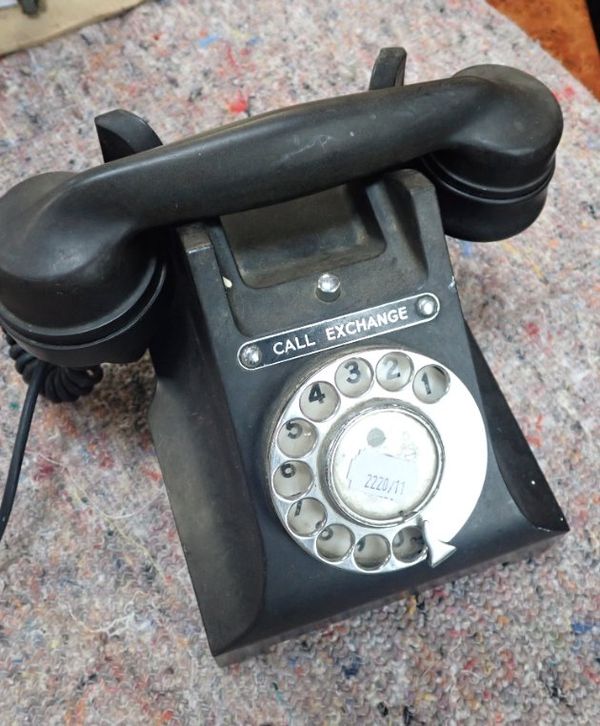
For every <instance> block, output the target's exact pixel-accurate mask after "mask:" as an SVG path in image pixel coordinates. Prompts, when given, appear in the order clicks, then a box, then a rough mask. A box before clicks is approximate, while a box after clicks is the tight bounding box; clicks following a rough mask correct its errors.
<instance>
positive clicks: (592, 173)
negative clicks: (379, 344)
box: [0, 0, 600, 725]
mask: <svg viewBox="0 0 600 726" xmlns="http://www.w3.org/2000/svg"><path fill="white" fill-rule="evenodd" d="M397 44H402V45H405V46H406V47H407V48H408V50H409V67H408V80H409V81H414V80H425V79H433V78H437V77H442V76H444V75H448V74H451V73H453V72H455V71H457V70H459V69H460V68H462V67H464V66H468V65H472V64H475V63H480V62H501V63H506V64H513V65H515V66H517V67H521V68H523V69H525V70H528V71H530V72H532V73H533V74H535V75H537V76H539V77H540V78H541V79H542V80H544V81H545V82H546V83H547V84H548V85H549V86H550V87H551V88H552V89H553V91H554V92H555V94H556V96H557V97H558V98H559V100H560V102H561V104H562V107H563V111H564V114H565V121H566V128H565V134H564V138H563V141H562V144H561V147H560V150H559V151H560V153H559V158H558V168H557V172H556V177H555V181H554V182H553V184H552V185H551V188H550V193H549V199H548V204H547V206H546V208H545V210H544V212H543V214H542V216H541V218H540V219H539V221H538V222H536V224H535V225H534V226H533V227H532V228H531V229H529V230H528V231H527V232H525V233H523V234H522V235H520V237H519V238H517V239H512V240H509V241H506V242H502V243H498V244H490V245H479V246H477V245H472V244H467V245H463V246H459V245H458V244H457V243H454V242H452V243H451V244H452V253H453V258H454V261H455V264H456V277H457V281H458V283H459V286H460V289H461V297H462V301H463V305H464V309H465V313H466V316H467V318H468V320H469V322H470V324H471V326H472V328H473V330H474V332H475V334H476V336H477V338H478V340H479V341H480V343H481V345H482V347H483V349H484V351H485V353H486V355H487V358H488V360H489V362H490V364H491V366H492V368H493V370H494V371H495V373H496V375H497V377H498V379H499V381H500V383H501V385H502V387H503V388H504V390H505V392H506V393H507V396H508V399H509V401H510V403H511V405H512V406H513V409H514V411H515V414H516V416H517V418H518V420H519V422H520V423H521V425H522V427H523V428H524V431H525V432H526V435H527V437H528V439H529V441H530V443H531V445H532V447H533V449H534V451H535V453H536V455H537V457H538V458H539V460H540V463H541V464H542V467H543V469H544V470H545V473H546V475H547V477H548V479H549V481H550V482H551V485H552V487H553V489H554V492H555V494H556V496H557V497H558V499H559V501H560V503H561V504H562V506H563V508H564V510H565V512H566V515H567V518H568V520H569V522H570V524H571V527H572V532H571V533H570V535H568V536H567V537H566V538H565V539H563V540H562V541H561V542H560V544H558V545H557V546H555V547H554V548H553V549H551V550H549V551H547V552H546V553H545V554H543V555H542V556H540V557H538V558H536V559H534V560H531V561H528V562H521V563H518V564H515V565H510V566H507V567H501V566H498V567H494V568H492V569H490V570H488V571H486V572H485V573H484V574H480V575H477V576H473V577H469V578H463V579H461V580H459V581H457V582H455V583H453V584H449V585H447V586H445V587H439V588H437V589H435V590H433V591H429V592H424V593H423V594H421V595H419V596H418V597H411V598H409V599H404V600H402V601H400V602H398V603H396V604H394V605H391V606H388V607H386V608H384V609H380V610H376V611H373V612H371V613H370V614H368V615H364V616H362V617H357V618H355V619H352V620H348V621H346V622H344V623H342V624H340V625H337V626H335V627H330V628H328V629H325V630H321V631H318V632H313V633H309V634H307V635H306V636H305V637H303V638H300V639H298V640H294V641H290V642H287V643H283V644H281V645H279V646H278V647H276V648H275V649H274V650H273V651H272V652H270V653H269V654H268V655H263V656H261V657H258V658H256V659H253V660H250V661H247V662H245V663H243V664H241V665H238V666H234V667H231V668H229V669H227V670H220V669H219V668H218V667H217V666H216V665H215V663H214V662H213V660H212V658H211V656H210V654H209V651H208V648H207V644H206V640H205V636H204V632H203V629H202V625H201V622H200V617H199V614H198V611H197V608H196V604H195V601H194V597H193V593H192V588H191V585H190V581H189V578H188V574H187V570H186V566H185V562H184V558H183V555H182V552H181V548H180V545H179V541H178V538H177V535H176V532H175V527H174V524H173V520H172V517H171V513H170V510H169V506H168V502H167V497H166V494H165V490H164V488H163V484H162V481H161V475H160V471H159V468H158V464H157V462H156V459H155V456H154V452H153V447H152V443H151V440H150V436H149V433H148V428H147V425H146V409H147V405H148V402H149V400H150V396H151V392H152V372H151V369H150V366H149V364H148V363H147V362H144V361H142V362H141V363H140V364H138V365H134V366H131V367H128V368H117V367H112V368H109V369H108V370H107V375H106V379H105V382H104V383H103V385H102V386H101V387H100V389H99V390H98V392H97V395H95V396H94V397H93V398H90V399H88V400H84V401H82V402H80V403H78V404H76V405H74V406H68V405H65V406H60V407H52V406H51V405H48V404H45V403H43V404H42V405H41V406H40V407H39V410H38V414H37V416H36V419H35V422H34V430H33V435H32V438H31V444H30V449H29V454H28V456H27V460H26V466H25V469H24V476H23V481H22V486H21V489H20V492H19V496H18V499H17V503H16V506H15V510H14V514H13V518H12V521H11V523H10V527H9V531H8V533H7V536H6V539H5V541H4V542H3V543H2V545H1V546H0V722H1V723H2V724H36V725H37V724H58V723H66V724H79V723H90V724H140V723H144V724H167V723H182V724H205V723H206V724H242V723H243V724H267V723H269V724H287V723H289V724H329V723H343V724H355V723H360V724H364V723H369V724H376V723H399V724H455V723H456V724H470V723H485V724H488V723H489V724H503V723H510V722H515V723H522V724H535V723H537V724H562V723H564V724H567V723H568V724H574V723H576V724H598V723H600V695H599V692H600V652H599V638H600V625H599V622H598V621H599V616H598V612H599V610H600V607H599V605H600V583H599V569H598V568H599V564H598V563H599V546H598V537H599V530H600V527H599V523H600V516H599V504H600V491H599V489H598V473H597V472H598V469H599V464H600V460H599V454H598V443H597V442H598V439H599V438H600V428H599V421H598V411H599V408H600V405H599V404H600V396H599V393H600V392H599V385H598V371H599V358H598V348H599V344H600V335H599V330H598V319H599V297H600V293H599V287H598V282H599V276H598V238H599V228H600V224H599V222H598V217H599V215H600V198H599V196H598V195H599V185H598V174H599V172H600V155H599V148H600V108H599V106H598V103H597V102H596V101H594V100H593V98H592V96H591V95H590V93H588V92H587V91H586V90H585V89H584V88H583V87H582V86H581V85H580V84H579V83H578V82H576V81H575V80H574V79H573V78H572V77H571V76H569V74H568V73H567V72H566V71H565V70H564V69H563V68H562V67H561V66H560V65H559V64H558V63H557V62H556V61H554V60H553V59H551V58H550V57H549V56H548V55H546V54H545V53H544V52H543V51H542V50H541V49H540V48H539V47H538V46H537V45H536V44H535V43H534V42H533V41H531V40H530V39H529V38H527V36H526V35H524V34H523V33H522V32H521V31H520V30H519V29H518V28H517V27H516V26H514V25H512V24H511V23H510V22H509V21H508V20H506V19H505V18H504V17H502V16H501V15H499V14H498V13H496V12H495V11H494V10H493V9H491V8H490V7H488V6H487V5H486V4H485V3H484V2H483V1H482V0H481V1H479V0H465V1H464V2H459V1H458V0H449V1H448V2H441V1H434V0H428V1H427V2H408V1H407V2H394V1H391V0H390V1H387V2H361V1H359V0H341V1H340V2H337V3H329V2H327V1H326V0H312V2H303V1H300V0H297V1H296V2H289V3H285V4H284V3H277V2H274V1H273V0H260V1H259V2H254V3H247V4H244V3H240V2H230V1H229V0H225V1H223V2H217V1H214V2H210V1H209V0H206V1H205V2H191V1H189V2H186V1H184V0H181V1H180V2H175V1H174V0H171V1H169V0H165V1H164V2H150V3H148V4H146V5H143V6H141V7H139V8H138V9H136V10H134V11H133V12H131V13H130V14H128V15H126V16H124V17H121V18H117V19H112V20H110V21H107V22H104V23H102V24H100V25H96V26H93V27H89V28H86V29H84V30H83V31H81V32H79V33H77V34H74V35H71V36H67V37H64V38H62V39H59V40H57V41H54V42H52V43H50V44H48V45H46V46H44V47H40V48H36V49H34V50H31V51H29V52H26V53H20V54H17V55H14V56H10V57H7V58H5V59H3V60H0V159H1V163H0V193H1V192H4V191H5V190H6V189H7V188H8V187H9V186H11V185H13V184H15V183H16V182H17V181H18V180H20V179H23V178H24V177H26V176H29V175H31V174H33V173H36V172H42V171H49V170H55V169H83V168H85V167H86V166H88V165H90V164H92V163H97V162H99V160H100V156H99V152H98V148H97V143H96V139H95V137H94V129H93V123H92V119H93V117H94V115H96V114H98V113H100V112H103V111H106V110H109V109H111V108H114V107H118V106H121V107H124V108H129V109H131V110H133V111H136V112H138V113H140V114H142V115H144V116H146V117H147V118H148V119H150V120H151V122H152V123H153V125H154V126H155V128H156V129H157V131H158V132H159V133H160V134H161V136H162V137H163V138H164V139H165V140H175V139H178V138H180V137H183V136H186V135H189V134H192V133H194V132H197V131H199V130H202V129H207V128H209V127H212V126H217V125H219V124H221V123H223V122H227V121H232V120H235V119H237V118H241V117H243V116H244V115H245V114H257V113H260V112H262V111H266V110H268V109H272V108H275V107H278V106H282V105H286V104H290V103H295V102H300V101H306V100H311V99H316V98H320V97H323V96H327V95H331V94H338V93H345V92H351V91H355V90H358V89H363V88H365V87H366V85H367V82H368V77H369V70H370V67H371V64H372V62H373V60H374V58H375V56H376V55H377V51H378V49H379V48H380V47H381V46H388V45H397ZM22 396H23V386H22V385H21V382H20V380H19V378H18V376H17V375H16V374H15V372H14V371H13V370H12V367H11V365H10V363H9V362H8V361H7V360H6V359H4V358H0V465H1V467H2V469H3V470H4V469H5V467H6V466H7V464H8V458H9V454H10V450H11V447H12V442H13V436H14V432H15V429H16V425H17V418H18V413H19V407H20V402H21V399H22Z"/></svg>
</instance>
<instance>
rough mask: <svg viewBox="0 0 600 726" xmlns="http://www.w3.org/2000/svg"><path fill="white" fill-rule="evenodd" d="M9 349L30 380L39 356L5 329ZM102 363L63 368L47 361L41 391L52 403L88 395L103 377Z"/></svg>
mask: <svg viewBox="0 0 600 726" xmlns="http://www.w3.org/2000/svg"><path fill="white" fill-rule="evenodd" d="M5 337H6V342H7V343H8V346H9V348H8V353H9V355H10V357H11V358H12V359H13V360H14V362H15V368H16V369H17V371H18V372H19V373H20V374H21V376H22V377H23V380H24V381H25V383H31V381H32V379H33V374H34V371H35V370H36V369H37V367H38V364H39V363H40V360H39V359H38V358H36V357H35V356H34V355H31V353H28V352H27V351H26V350H24V349H23V348H22V347H21V346H20V345H19V344H18V343H17V341H16V340H15V339H14V338H12V337H11V336H10V335H8V333H5ZM102 375H103V374H102V368H101V366H91V367H89V368H63V367H61V366H54V365H49V366H48V368H47V373H46V377H45V379H44V383H43V387H42V389H41V390H40V394H41V395H42V396H44V398H47V399H48V400H49V401H52V403H71V402H73V401H76V400H77V399H78V398H81V396H87V395H88V394H89V393H91V392H92V391H93V389H94V388H95V386H97V385H98V383H100V381H101V380H102Z"/></svg>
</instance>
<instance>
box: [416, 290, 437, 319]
mask: <svg viewBox="0 0 600 726" xmlns="http://www.w3.org/2000/svg"><path fill="white" fill-rule="evenodd" d="M416 308H417V312H418V313H419V315H420V316H421V317H423V318H430V317H431V316H432V315H435V313H437V309H438V305H437V301H436V300H435V298H433V297H431V295H422V296H421V297H420V298H419V299H418V300H417V304H416Z"/></svg>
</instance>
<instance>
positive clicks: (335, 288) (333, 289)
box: [317, 272, 342, 302]
mask: <svg viewBox="0 0 600 726" xmlns="http://www.w3.org/2000/svg"><path fill="white" fill-rule="evenodd" d="M341 291H342V283H341V282H340V278H339V277H338V276H337V275H332V274H331V273H330V272H324V273H323V274H322V275H321V276H320V277H319V279H318V280H317V297H318V298H319V299H320V300H323V302H331V301H332V300H337V298H338V297H339V296H340V292H341Z"/></svg>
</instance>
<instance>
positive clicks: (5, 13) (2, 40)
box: [0, 0, 143, 56]
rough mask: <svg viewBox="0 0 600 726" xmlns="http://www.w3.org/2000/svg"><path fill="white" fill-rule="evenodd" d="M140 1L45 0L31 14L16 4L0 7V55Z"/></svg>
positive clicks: (53, 36)
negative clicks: (36, 10)
mask: <svg viewBox="0 0 600 726" xmlns="http://www.w3.org/2000/svg"><path fill="white" fill-rule="evenodd" d="M142 2H143V0H92V1H91V2H90V0H46V1H45V5H46V9H45V10H43V11H42V12H40V13H39V14H38V15H35V16H33V17H30V16H27V15H25V13H23V12H22V11H21V9H20V8H18V7H13V8H2V9H0V56H2V55H6V54H7V53H12V52H14V51H16V50H21V49H23V48H30V47H31V46H32V45H38V44H39V43H44V42H45V41H47V40H50V39H51V38H56V37H57V36H58V35H62V34H63V33H68V32H69V31H72V30H76V29H77V28H81V27H83V26H84V25H89V24H90V23H96V22H98V21H99V20H104V18H108V17H110V16H111V15H117V14H118V13H122V12H123V11H125V10H129V9H130V8H133V7H135V6H136V5H140V3H142Z"/></svg>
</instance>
